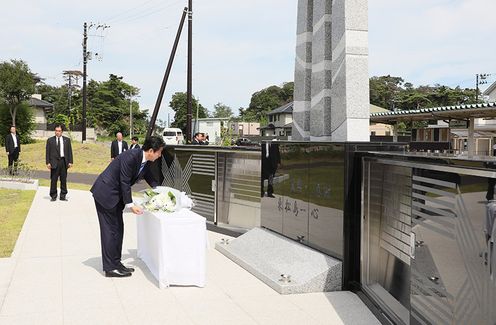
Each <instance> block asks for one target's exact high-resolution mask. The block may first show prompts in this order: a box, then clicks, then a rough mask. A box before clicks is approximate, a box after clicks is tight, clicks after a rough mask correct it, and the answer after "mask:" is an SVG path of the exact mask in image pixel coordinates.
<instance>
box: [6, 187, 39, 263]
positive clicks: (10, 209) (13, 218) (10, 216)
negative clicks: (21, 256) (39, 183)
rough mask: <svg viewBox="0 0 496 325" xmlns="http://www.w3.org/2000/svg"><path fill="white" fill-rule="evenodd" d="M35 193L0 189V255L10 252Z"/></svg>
mask: <svg viewBox="0 0 496 325" xmlns="http://www.w3.org/2000/svg"><path fill="white" fill-rule="evenodd" d="M35 193H36V192H35V191H20V190H18V191H15V190H7V189H0V211H1V213H0V257H9V256H10V255H11V254H12V251H13V250H14V246H15V243H16V241H17V237H18V236H19V233H20V231H21V229H22V225H23V224H24V220H25V219H26V216H27V214H28V211H29V208H30V207H31V203H32V202H33V198H34V195H35Z"/></svg>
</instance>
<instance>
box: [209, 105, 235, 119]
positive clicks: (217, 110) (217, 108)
mask: <svg viewBox="0 0 496 325" xmlns="http://www.w3.org/2000/svg"><path fill="white" fill-rule="evenodd" d="M212 116H213V117H218V118H230V117H232V116H233V111H232V109H231V107H229V106H227V105H224V104H222V103H217V104H215V105H214V113H213V114H212Z"/></svg>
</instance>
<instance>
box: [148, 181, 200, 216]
mask: <svg viewBox="0 0 496 325" xmlns="http://www.w3.org/2000/svg"><path fill="white" fill-rule="evenodd" d="M143 207H144V208H145V209H146V210H148V211H152V212H174V211H178V210H180V209H182V208H187V209H191V208H192V207H193V201H192V200H191V199H190V198H189V197H188V196H187V195H186V193H184V192H180V191H178V190H176V189H174V188H172V187H166V186H157V187H155V188H153V189H148V190H145V191H144V201H143Z"/></svg>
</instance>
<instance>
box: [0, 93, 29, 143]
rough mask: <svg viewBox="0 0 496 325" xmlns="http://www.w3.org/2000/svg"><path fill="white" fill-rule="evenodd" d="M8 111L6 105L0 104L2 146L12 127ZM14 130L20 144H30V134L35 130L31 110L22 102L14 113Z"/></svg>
mask: <svg viewBox="0 0 496 325" xmlns="http://www.w3.org/2000/svg"><path fill="white" fill-rule="evenodd" d="M9 113H10V109H9V107H8V105H7V104H6V103H0V144H1V145H4V141H5V137H6V136H7V134H9V132H10V127H11V126H12V118H11V116H10V114H9ZM16 119H17V123H16V129H17V133H18V134H19V137H20V139H21V143H30V142H31V141H32V139H31V133H32V132H33V130H34V129H35V124H34V119H33V109H32V108H31V107H30V106H29V105H28V103H26V102H22V103H21V104H19V105H18V106H17V112H16Z"/></svg>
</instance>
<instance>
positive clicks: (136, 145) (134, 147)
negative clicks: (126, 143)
mask: <svg viewBox="0 0 496 325" xmlns="http://www.w3.org/2000/svg"><path fill="white" fill-rule="evenodd" d="M139 148H140V145H139V144H137V143H136V144H132V145H131V146H130V147H129V149H139Z"/></svg>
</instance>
